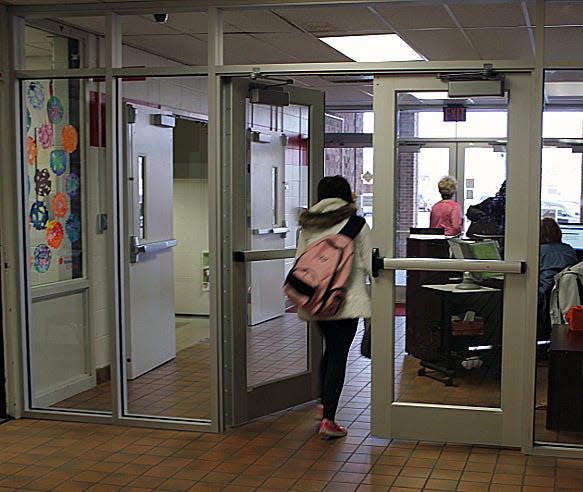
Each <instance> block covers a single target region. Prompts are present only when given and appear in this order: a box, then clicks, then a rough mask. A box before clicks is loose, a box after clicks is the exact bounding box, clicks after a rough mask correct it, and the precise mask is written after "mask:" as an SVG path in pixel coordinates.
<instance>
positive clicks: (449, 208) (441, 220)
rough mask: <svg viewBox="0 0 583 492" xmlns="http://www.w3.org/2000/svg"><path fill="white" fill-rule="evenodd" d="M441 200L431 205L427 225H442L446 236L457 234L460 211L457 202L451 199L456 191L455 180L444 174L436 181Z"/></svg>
mask: <svg viewBox="0 0 583 492" xmlns="http://www.w3.org/2000/svg"><path fill="white" fill-rule="evenodd" d="M437 187H438V188H439V193H440V194H441V198H442V199H441V201H439V202H437V203H436V204H435V205H433V207H431V214H430V215H429V227H443V229H444V233H445V235H446V236H459V235H460V234H461V232H462V211H461V208H460V205H459V203H457V202H456V201H454V200H452V197H453V195H455V192H456V182H455V179H454V178H453V177H451V176H445V177H443V178H441V179H440V180H439V183H437Z"/></svg>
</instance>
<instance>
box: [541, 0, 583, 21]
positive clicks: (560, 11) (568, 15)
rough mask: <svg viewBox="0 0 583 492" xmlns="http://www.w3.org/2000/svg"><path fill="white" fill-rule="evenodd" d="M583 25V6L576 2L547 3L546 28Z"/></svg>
mask: <svg viewBox="0 0 583 492" xmlns="http://www.w3.org/2000/svg"><path fill="white" fill-rule="evenodd" d="M574 24H578V25H582V24H583V4H582V3H581V1H580V0H579V1H576V2H546V3H545V26H565V25H570V26H572V25H574Z"/></svg>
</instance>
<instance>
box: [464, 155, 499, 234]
mask: <svg viewBox="0 0 583 492" xmlns="http://www.w3.org/2000/svg"><path fill="white" fill-rule="evenodd" d="M464 159H465V168H464V169H465V172H464V183H463V185H464V186H463V192H462V193H463V197H464V198H463V204H464V207H463V210H464V212H465V214H466V220H465V222H464V230H465V232H466V234H467V232H468V229H469V227H470V225H471V220H470V219H469V218H467V212H468V208H469V207H470V206H471V205H477V206H480V205H479V204H480V203H483V202H484V200H487V199H488V198H490V197H494V198H493V199H492V200H491V202H492V205H493V206H492V207H490V211H491V214H490V215H491V216H492V215H494V214H493V212H494V210H497V209H499V208H502V209H503V208H504V203H502V201H501V199H500V200H497V199H496V198H495V197H497V196H498V197H500V196H501V193H500V187H501V186H502V184H503V183H505V182H506V147H505V146H503V147H501V148H500V149H498V148H492V147H466V148H465V154H464ZM489 227H490V229H489V230H485V229H483V230H482V233H491V234H494V233H496V232H502V231H503V230H504V214H498V215H497V218H496V220H495V223H494V224H491V225H490V226H489ZM492 227H494V228H497V229H498V230H496V229H494V228H492Z"/></svg>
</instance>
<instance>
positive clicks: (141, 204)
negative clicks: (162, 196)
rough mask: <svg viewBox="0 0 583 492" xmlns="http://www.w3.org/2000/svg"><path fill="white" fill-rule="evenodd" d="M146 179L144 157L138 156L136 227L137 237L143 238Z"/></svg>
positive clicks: (144, 233) (144, 234)
mask: <svg viewBox="0 0 583 492" xmlns="http://www.w3.org/2000/svg"><path fill="white" fill-rule="evenodd" d="M145 180H146V157H145V156H143V155H139V156H138V229H139V231H140V232H139V238H140V239H144V238H145V237H146V216H145V208H146V207H145V203H146V197H145V196H144V191H145V188H146V187H145V184H144V181H145Z"/></svg>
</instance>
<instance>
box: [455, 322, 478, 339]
mask: <svg viewBox="0 0 583 492" xmlns="http://www.w3.org/2000/svg"><path fill="white" fill-rule="evenodd" d="M451 334H452V335H453V336H455V337H462V336H464V337H475V336H479V335H483V334H484V320H483V319H476V320H474V321H463V320H460V321H452V322H451Z"/></svg>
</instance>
